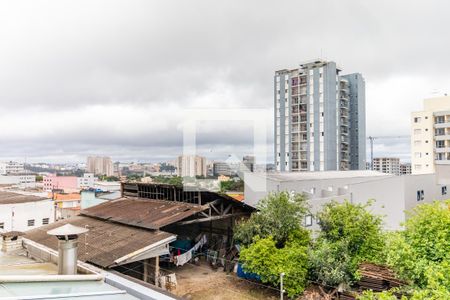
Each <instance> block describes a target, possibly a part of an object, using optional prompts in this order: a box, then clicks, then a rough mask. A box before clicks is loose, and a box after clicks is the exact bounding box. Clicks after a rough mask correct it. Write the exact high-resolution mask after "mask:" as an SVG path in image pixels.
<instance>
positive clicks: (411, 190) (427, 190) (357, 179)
mask: <svg viewBox="0 0 450 300" xmlns="http://www.w3.org/2000/svg"><path fill="white" fill-rule="evenodd" d="M244 182H245V188H244V192H245V196H244V198H245V200H244V202H245V203H246V204H248V205H252V206H256V205H257V204H258V202H259V200H260V199H263V198H264V197H266V196H267V195H268V194H269V193H271V192H281V191H287V192H295V193H302V194H305V195H306V196H307V199H308V204H309V206H310V208H309V209H310V213H311V214H310V215H309V216H307V218H306V219H305V226H306V227H308V228H311V229H313V230H317V229H319V226H318V224H317V220H314V215H315V214H316V213H317V212H319V211H321V210H322V208H323V205H325V204H326V203H329V202H330V201H337V202H343V201H345V200H348V201H350V202H352V203H355V204H356V203H361V204H365V203H367V201H368V200H374V203H373V204H372V206H371V207H370V211H371V212H372V213H374V214H376V215H381V216H383V227H384V228H385V229H387V230H399V229H401V228H402V227H401V224H402V223H403V222H404V221H405V220H406V219H407V214H406V211H410V210H411V209H413V208H414V207H415V206H416V205H418V204H421V203H431V202H433V201H435V200H446V199H448V198H449V196H448V194H447V188H448V185H447V184H441V183H440V178H439V174H436V173H435V174H421V175H405V176H395V175H391V174H383V173H380V172H376V171H366V170H364V171H345V172H337V171H328V172H309V173H298V172H285V173H273V174H269V173H267V174H260V173H246V174H245V181H244Z"/></svg>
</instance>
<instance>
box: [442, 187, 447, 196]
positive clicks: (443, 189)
mask: <svg viewBox="0 0 450 300" xmlns="http://www.w3.org/2000/svg"><path fill="white" fill-rule="evenodd" d="M441 193H442V196H443V195H447V186H443V187H441Z"/></svg>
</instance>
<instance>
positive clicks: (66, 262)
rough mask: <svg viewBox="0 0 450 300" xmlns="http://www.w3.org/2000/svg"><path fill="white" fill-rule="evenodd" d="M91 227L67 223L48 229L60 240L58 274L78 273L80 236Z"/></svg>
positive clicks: (48, 232) (49, 232)
mask: <svg viewBox="0 0 450 300" xmlns="http://www.w3.org/2000/svg"><path fill="white" fill-rule="evenodd" d="M88 231H89V229H86V228H83V227H77V226H73V225H71V224H66V225H64V226H61V227H58V228H55V229H52V230H49V231H47V234H49V235H54V236H56V238H57V239H58V240H59V242H58V274H59V275H76V274H77V260H78V236H79V235H80V234H82V233H86V232H88Z"/></svg>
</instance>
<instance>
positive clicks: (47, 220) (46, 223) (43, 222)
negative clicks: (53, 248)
mask: <svg viewBox="0 0 450 300" xmlns="http://www.w3.org/2000/svg"><path fill="white" fill-rule="evenodd" d="M49 222H50V219H49V218H43V219H42V225H48V223H49Z"/></svg>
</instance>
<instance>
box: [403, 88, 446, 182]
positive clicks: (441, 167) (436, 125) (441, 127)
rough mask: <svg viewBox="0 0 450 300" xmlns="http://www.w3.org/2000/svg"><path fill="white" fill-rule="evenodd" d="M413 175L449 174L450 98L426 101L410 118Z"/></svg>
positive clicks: (436, 98)
mask: <svg viewBox="0 0 450 300" xmlns="http://www.w3.org/2000/svg"><path fill="white" fill-rule="evenodd" d="M411 167H412V174H428V173H435V172H445V170H446V169H448V170H449V171H450V96H447V95H446V96H444V97H435V98H429V99H425V100H424V109H423V111H418V112H413V113H412V114H411Z"/></svg>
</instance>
